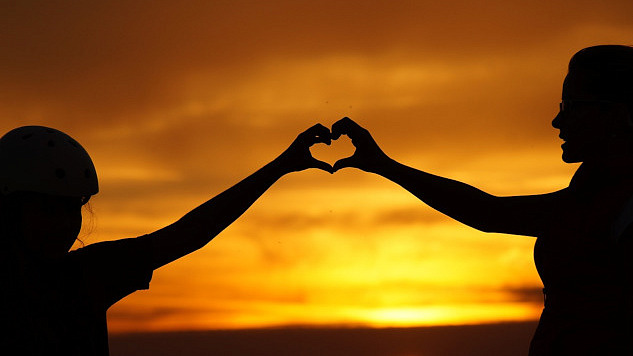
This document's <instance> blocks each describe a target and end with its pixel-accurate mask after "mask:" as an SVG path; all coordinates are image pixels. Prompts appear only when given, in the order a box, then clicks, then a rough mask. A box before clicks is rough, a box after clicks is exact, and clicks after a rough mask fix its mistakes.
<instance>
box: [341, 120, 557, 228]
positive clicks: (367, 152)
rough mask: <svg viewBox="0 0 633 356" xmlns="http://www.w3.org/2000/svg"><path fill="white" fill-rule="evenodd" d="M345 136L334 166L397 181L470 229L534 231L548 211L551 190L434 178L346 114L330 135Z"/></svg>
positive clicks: (543, 223) (540, 226) (541, 226)
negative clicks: (508, 190)
mask: <svg viewBox="0 0 633 356" xmlns="http://www.w3.org/2000/svg"><path fill="white" fill-rule="evenodd" d="M340 135H347V136H348V137H349V138H350V139H351V140H352V144H353V145H354V146H355V147H356V151H355V153H354V154H353V155H352V156H351V157H348V158H344V159H341V160H339V161H338V162H336V163H335V164H334V170H335V171H336V170H339V169H341V168H345V167H355V168H359V169H361V170H364V171H367V172H372V173H375V174H378V175H381V176H383V177H385V178H387V179H389V180H391V181H393V182H394V183H396V184H398V185H400V186H401V187H403V188H404V189H406V190H407V191H409V192H410V193H412V194H413V195H415V196H416V197H417V198H418V199H420V200H422V201H423V202H425V203H426V204H428V205H429V206H430V207H432V208H433V209H435V210H437V211H439V212H441V213H444V214H446V215H448V216H450V217H451V218H453V219H455V220H457V221H460V222H462V223H464V224H466V225H468V226H470V227H473V228H475V229H478V230H481V231H485V232H499V233H507V234H516V235H527V236H537V235H539V234H540V232H541V231H542V229H543V227H544V226H545V224H546V219H547V218H548V217H549V216H551V215H550V212H549V211H548V210H550V209H549V208H548V207H549V206H551V205H550V204H549V202H551V201H552V199H554V197H555V196H556V194H557V193H551V194H544V195H532V196H517V197H497V196H494V195H491V194H488V193H486V192H483V191H481V190H479V189H477V188H475V187H472V186H470V185H468V184H465V183H462V182H458V181H455V180H451V179H447V178H443V177H439V176H436V175H433V174H430V173H426V172H423V171H420V170H417V169H414V168H411V167H408V166H405V165H403V164H401V163H398V162H397V161H395V160H393V159H391V158H390V157H388V156H387V155H386V154H385V153H384V152H383V151H382V150H381V149H380V147H379V146H378V145H377V144H376V142H375V141H374V139H373V138H372V137H371V134H370V133H369V131H367V130H366V129H364V128H363V127H361V126H359V125H358V124H357V123H355V122H354V121H352V120H351V119H349V118H343V119H341V120H339V121H338V122H336V123H335V124H334V125H333V126H332V138H333V139H335V140H336V139H338V137H340Z"/></svg>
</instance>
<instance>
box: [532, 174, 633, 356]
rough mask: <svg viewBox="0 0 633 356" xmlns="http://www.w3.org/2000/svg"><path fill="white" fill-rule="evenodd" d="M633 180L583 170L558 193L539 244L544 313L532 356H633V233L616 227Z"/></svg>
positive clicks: (537, 254)
mask: <svg viewBox="0 0 633 356" xmlns="http://www.w3.org/2000/svg"><path fill="white" fill-rule="evenodd" d="M632 193H633V179H631V178H630V177H629V178H627V177H620V178H618V179H609V178H608V177H604V176H602V175H601V172H595V171H593V172H592V171H591V170H587V169H583V168H581V169H579V171H578V173H577V174H576V175H575V176H574V179H573V180H572V183H571V184H570V186H569V188H566V189H564V190H562V191H560V192H558V193H557V195H558V199H556V203H555V204H556V205H557V206H556V208H555V209H554V211H556V212H557V216H556V217H555V218H554V219H552V222H551V223H550V224H549V227H548V229H547V230H546V231H545V232H544V234H543V235H542V236H539V238H538V239H537V241H536V244H535V248H534V259H535V264H536V267H537V269H538V272H539V275H540V277H541V279H542V281H543V284H544V286H545V290H544V291H545V293H546V299H545V309H544V311H543V314H542V316H541V320H540V323H539V327H538V329H537V332H536V334H535V336H534V340H533V342H532V347H531V350H530V355H534V356H536V355H538V356H541V355H631V354H633V348H631V345H632V344H631V338H632V336H633V325H632V322H633V318H632V316H633V308H632V307H633V293H632V287H631V284H632V283H633V279H632V278H631V274H632V271H633V261H632V257H633V228H631V227H629V228H628V229H626V230H625V231H624V233H623V234H621V235H619V236H616V235H615V234H614V229H613V227H614V222H615V221H616V220H617V219H618V217H619V216H620V214H621V212H622V210H623V208H624V206H625V204H626V203H627V202H628V200H629V199H630V198H631V195H632Z"/></svg>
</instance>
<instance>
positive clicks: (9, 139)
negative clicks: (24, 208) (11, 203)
mask: <svg viewBox="0 0 633 356" xmlns="http://www.w3.org/2000/svg"><path fill="white" fill-rule="evenodd" d="M16 191H27V192H37V193H45V194H51V195H61V196H73V197H83V196H91V195H94V194H97V192H98V191H99V185H98V182H97V172H96V170H95V167H94V164H93V163H92V160H91V159H90V156H89V155H88V153H87V152H86V150H84V148H83V147H81V145H80V144H79V143H77V141H75V140H74V139H73V138H72V137H70V136H68V135H66V134H65V133H63V132H61V131H58V130H55V129H51V128H48V127H43V126H24V127H19V128H17V129H14V130H11V131H9V132H8V133H7V134H6V135H4V136H3V137H2V138H0V193H1V194H4V195H6V194H10V193H12V192H16Z"/></svg>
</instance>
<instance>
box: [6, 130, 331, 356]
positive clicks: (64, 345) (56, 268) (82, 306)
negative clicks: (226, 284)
mask: <svg viewBox="0 0 633 356" xmlns="http://www.w3.org/2000/svg"><path fill="white" fill-rule="evenodd" d="M317 142H323V143H326V144H329V143H330V131H329V130H328V129H327V128H325V127H324V126H321V125H315V126H314V127H312V128H310V129H308V130H307V131H305V132H303V133H302V134H300V135H299V136H298V137H297V139H296V140H295V141H294V142H293V143H292V144H291V145H290V147H289V148H288V149H287V150H286V151H284V152H283V153H282V154H281V155H280V156H279V157H277V158H276V159H275V160H273V161H272V162H270V163H269V164H267V165H265V166H264V167H263V168H261V169H260V170H258V171H257V172H255V173H253V174H252V175H251V176H249V177H247V178H246V179H244V180H243V181H241V182H239V183H238V184H236V185H235V186H233V187H232V188H230V189H228V190H226V191H224V192H223V193H221V194H219V195H218V196H216V197H214V198H213V199H211V200H209V201H207V202H206V203H204V204H202V205H200V206H199V207H197V208H196V209H194V210H192V211H191V212H189V213H188V214H186V215H185V216H184V217H182V218H181V219H180V220H178V221H177V222H175V223H173V224H171V225H169V226H167V227H165V228H163V229H161V230H158V231H156V232H153V233H151V234H148V235H145V236H141V237H137V238H129V239H123V240H118V241H109V242H101V243H95V244H92V245H88V246H86V247H84V248H80V249H78V250H74V251H71V252H69V250H70V248H71V246H72V244H73V242H74V241H75V239H76V238H77V235H78V233H79V230H80V228H81V223H82V216H81V208H82V205H84V204H85V203H86V202H87V201H88V200H89V199H90V197H91V196H92V195H94V194H96V193H97V191H98V184H97V174H96V171H95V168H94V166H93V163H92V161H91V159H90V157H89V156H88V154H87V153H86V151H85V150H84V149H83V148H82V146H80V145H79V143H77V141H75V140H74V139H72V138H71V137H70V136H68V135H66V134H64V133H62V132H60V131H57V130H54V129H51V128H46V127H41V126H26V127H21V128H17V129H15V130H12V131H10V132H9V133H7V134H6V135H4V136H3V137H2V138H1V139H0V243H1V245H0V251H1V252H0V267H1V270H0V278H1V279H0V283H1V284H2V287H1V295H2V297H1V299H0V303H1V304H0V323H1V325H2V330H0V340H2V342H1V343H0V347H2V349H3V350H4V351H1V353H2V354H5V352H11V354H14V355H107V354H108V339H107V336H108V334H107V326H106V311H107V309H108V308H109V307H110V306H111V305H113V304H114V303H116V302H117V301H118V300H120V299H122V298H123V297H125V296H127V295H128V294H130V293H132V292H134V291H136V290H139V289H147V288H149V282H150V279H151V277H152V271H153V270H154V269H157V268H159V267H161V266H163V265H165V264H167V263H170V262H172V261H174V260H176V259H178V258H180V257H182V256H184V255H186V254H188V253H190V252H192V251H195V250H197V249H199V248H201V247H202V246H204V245H206V244H207V243H208V242H209V241H210V240H211V239H212V238H213V237H215V236H216V235H217V234H218V233H220V232H221V231H222V230H223V229H224V228H226V227H227V226H228V225H229V224H231V223H232V222H233V221H234V220H235V219H237V218H238V217H239V216H240V215H241V214H242V213H243V212H244V211H245V210H246V209H247V208H248V207H249V206H251V204H253V202H255V200H256V199H257V198H259V196H260V195H262V194H263V193H264V192H265V191H266V190H267V189H268V188H269V187H270V186H271V185H272V184H273V183H275V181H277V179H279V178H280V177H282V176H283V175H284V174H286V173H290V172H294V171H300V170H304V169H307V168H312V167H314V168H319V169H323V170H326V171H328V172H331V171H332V167H331V166H330V165H329V164H327V163H324V162H321V161H318V160H316V159H314V158H312V156H311V155H310V151H309V147H310V146H311V145H313V144H315V143H317ZM11 350H13V351H11Z"/></svg>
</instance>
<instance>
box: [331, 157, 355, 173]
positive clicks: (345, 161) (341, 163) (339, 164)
mask: <svg viewBox="0 0 633 356" xmlns="http://www.w3.org/2000/svg"><path fill="white" fill-rule="evenodd" d="M355 160H356V159H355V158H354V156H352V157H347V158H341V159H339V160H338V161H336V162H335V163H334V167H332V168H333V169H334V172H336V171H338V170H340V169H343V168H347V167H356V165H355V164H354V161H355Z"/></svg>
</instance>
